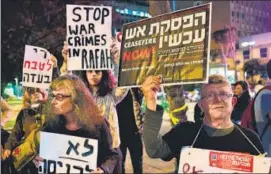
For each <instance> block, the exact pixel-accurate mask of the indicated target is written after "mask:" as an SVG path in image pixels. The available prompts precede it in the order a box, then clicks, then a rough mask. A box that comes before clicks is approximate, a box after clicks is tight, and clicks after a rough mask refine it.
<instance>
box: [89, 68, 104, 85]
mask: <svg viewBox="0 0 271 174" xmlns="http://www.w3.org/2000/svg"><path fill="white" fill-rule="evenodd" d="M102 75H103V74H102V71H97V70H96V71H93V70H90V71H87V72H86V76H87V80H88V83H89V85H91V86H97V85H99V83H100V82H101V79H102Z"/></svg>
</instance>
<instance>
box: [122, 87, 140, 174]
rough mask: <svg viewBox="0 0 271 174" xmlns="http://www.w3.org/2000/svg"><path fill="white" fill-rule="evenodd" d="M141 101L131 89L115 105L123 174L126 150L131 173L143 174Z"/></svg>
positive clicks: (138, 93)
mask: <svg viewBox="0 0 271 174" xmlns="http://www.w3.org/2000/svg"><path fill="white" fill-rule="evenodd" d="M141 101H142V96H141V94H140V90H139V89H138V88H133V89H130V90H129V91H128V94H127V95H126V97H125V98H124V99H123V100H122V101H121V102H120V103H119V104H118V105H117V114H118V120H119V129H120V142H121V144H120V150H121V152H122V155H123V160H122V173H125V161H126V154H127V149H129V152H130V157H131V161H132V165H133V173H136V174H140V173H142V172H143V168H142V165H143V164H142V160H143V158H142V156H143V145H142V139H141V133H142V124H143V120H142V113H141V108H140V106H141Z"/></svg>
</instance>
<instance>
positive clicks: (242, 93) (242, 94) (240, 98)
mask: <svg viewBox="0 0 271 174" xmlns="http://www.w3.org/2000/svg"><path fill="white" fill-rule="evenodd" d="M234 97H236V98H237V103H236V104H235V106H234V109H233V112H232V116H231V118H232V120H233V121H235V122H236V123H238V124H239V123H240V120H241V117H242V115H243V113H244V111H245V109H246V107H247V106H248V104H249V102H250V99H251V98H250V95H249V86H248V83H247V82H246V81H238V82H236V83H235V85H234Z"/></svg>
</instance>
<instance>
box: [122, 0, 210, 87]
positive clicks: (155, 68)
mask: <svg viewBox="0 0 271 174" xmlns="http://www.w3.org/2000/svg"><path fill="white" fill-rule="evenodd" d="M211 9H212V6H211V3H209V4H205V5H202V6H197V7H193V8H189V9H184V10H181V11H176V12H173V13H168V14H164V15H160V16H157V17H153V18H149V19H144V20H140V21H136V22H132V23H128V24H124V26H123V39H122V44H121V59H120V69H119V80H118V86H125V87H128V86H140V85H141V84H142V83H143V82H144V80H145V78H146V77H147V76H149V75H161V76H162V83H163V85H173V84H192V83H193V84H194V83H203V82H206V81H207V77H208V63H209V52H210V51H209V50H210V34H211V30H210V28H211V14H212V13H211Z"/></svg>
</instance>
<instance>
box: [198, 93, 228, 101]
mask: <svg viewBox="0 0 271 174" xmlns="http://www.w3.org/2000/svg"><path fill="white" fill-rule="evenodd" d="M216 96H219V98H220V99H221V100H223V101H225V100H228V99H229V98H231V97H233V93H226V92H224V93H219V94H217V93H210V94H208V95H207V96H202V97H201V98H200V99H205V98H207V100H208V101H214V99H215V97H216ZM221 96H223V97H221ZM210 97H212V99H210ZM225 97H226V98H225Z"/></svg>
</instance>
